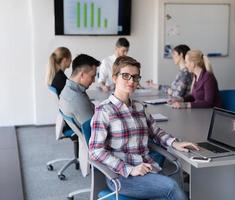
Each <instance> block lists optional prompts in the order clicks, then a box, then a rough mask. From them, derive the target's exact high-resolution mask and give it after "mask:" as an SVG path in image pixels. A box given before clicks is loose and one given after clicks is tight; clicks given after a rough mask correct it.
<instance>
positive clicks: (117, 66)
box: [113, 56, 141, 76]
mask: <svg viewBox="0 0 235 200" xmlns="http://www.w3.org/2000/svg"><path fill="white" fill-rule="evenodd" d="M126 66H133V67H137V68H138V70H139V73H140V67H141V65H140V63H139V62H138V61H137V60H135V59H134V58H132V57H129V56H120V57H118V58H117V59H116V60H115V62H114V64H113V76H116V75H117V74H118V73H119V72H120V71H121V69H122V68H124V67H126Z"/></svg>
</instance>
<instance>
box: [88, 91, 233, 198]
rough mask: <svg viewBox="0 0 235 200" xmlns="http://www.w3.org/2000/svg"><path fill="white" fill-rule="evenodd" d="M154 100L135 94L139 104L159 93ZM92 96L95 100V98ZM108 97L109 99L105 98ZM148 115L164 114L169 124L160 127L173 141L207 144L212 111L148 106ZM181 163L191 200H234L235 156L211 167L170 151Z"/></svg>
mask: <svg viewBox="0 0 235 200" xmlns="http://www.w3.org/2000/svg"><path fill="white" fill-rule="evenodd" d="M88 94H89V95H91V98H95V99H96V100H103V99H104V98H107V97H108V96H109V94H107V93H106V94H104V93H102V92H100V93H99V95H97V91H91V92H90V93H89V92H88ZM152 94H153V95H152V96H147V97H146V96H143V95H138V94H136V95H135V96H134V99H137V100H139V101H144V100H147V99H148V100H150V99H155V98H157V97H158V95H159V94H158V93H157V92H154V91H153V93H152ZM92 95H93V96H92ZM105 95H106V96H105ZM147 111H148V112H149V113H161V114H163V115H165V116H167V117H168V121H166V122H159V123H158V125H159V127H161V128H162V129H164V130H165V131H166V132H168V133H170V134H172V135H173V136H174V137H177V138H180V139H183V140H186V141H192V142H199V141H205V140H206V138H207V134H208V131H209V123H210V119H211V115H212V109H172V108H171V107H170V106H167V105H148V107H147ZM169 151H170V152H171V153H173V154H175V155H176V156H177V157H178V158H179V161H180V162H181V165H182V168H183V170H184V171H186V172H187V173H189V174H190V188H189V190H190V191H189V192H190V198H191V200H221V199H222V200H233V199H234V197H235V190H234V189H235V156H232V157H227V158H217V159H214V160H213V161H211V162H209V163H198V162H195V161H191V160H190V157H191V156H192V155H191V154H190V153H183V152H179V151H175V150H173V149H171V148H169Z"/></svg>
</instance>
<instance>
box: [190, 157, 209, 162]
mask: <svg viewBox="0 0 235 200" xmlns="http://www.w3.org/2000/svg"><path fill="white" fill-rule="evenodd" d="M191 160H193V161H196V162H210V161H211V158H207V157H199V156H193V157H191Z"/></svg>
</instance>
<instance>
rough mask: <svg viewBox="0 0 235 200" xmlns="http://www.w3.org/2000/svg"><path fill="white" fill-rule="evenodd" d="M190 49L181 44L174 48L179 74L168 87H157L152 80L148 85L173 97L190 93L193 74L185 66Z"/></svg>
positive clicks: (175, 62)
mask: <svg viewBox="0 0 235 200" xmlns="http://www.w3.org/2000/svg"><path fill="white" fill-rule="evenodd" d="M189 50H190V48H189V47H188V46H187V45H185V44H180V45H178V46H176V47H174V49H173V51H172V58H173V62H174V64H175V65H177V66H179V72H178V74H177V75H176V78H175V80H174V81H173V82H172V83H171V85H170V86H168V85H157V84H154V83H153V82H152V81H151V80H150V81H147V83H148V85H149V86H150V87H153V88H158V89H159V90H160V91H163V92H164V93H166V94H168V95H171V96H173V97H183V96H185V95H187V94H189V93H190V89H191V84H192V74H191V73H190V72H189V71H188V69H187V67H186V66H185V55H186V53H187V52H188V51H189Z"/></svg>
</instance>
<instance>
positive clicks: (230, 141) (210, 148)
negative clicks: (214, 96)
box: [191, 108, 235, 158]
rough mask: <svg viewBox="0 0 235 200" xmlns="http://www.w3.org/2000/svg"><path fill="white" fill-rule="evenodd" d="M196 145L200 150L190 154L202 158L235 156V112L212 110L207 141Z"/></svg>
mask: <svg viewBox="0 0 235 200" xmlns="http://www.w3.org/2000/svg"><path fill="white" fill-rule="evenodd" d="M197 144H198V146H199V148H200V150H199V151H191V152H192V153H194V154H196V155H200V156H202V157H210V158H216V157H223V156H230V155H235V112H231V111H228V110H223V109H220V108H214V110H213V113H212V117H211V122H210V128H209V132H208V136H207V141H205V142H199V143H197Z"/></svg>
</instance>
